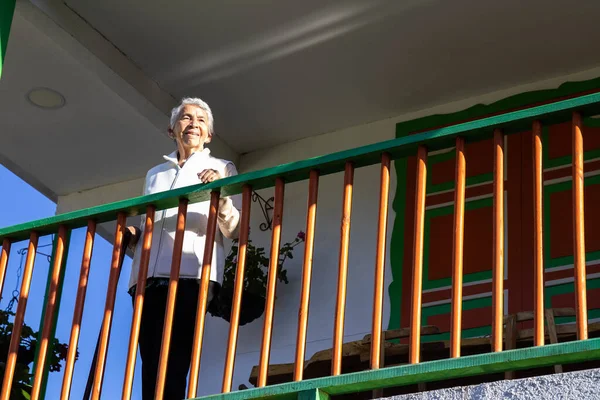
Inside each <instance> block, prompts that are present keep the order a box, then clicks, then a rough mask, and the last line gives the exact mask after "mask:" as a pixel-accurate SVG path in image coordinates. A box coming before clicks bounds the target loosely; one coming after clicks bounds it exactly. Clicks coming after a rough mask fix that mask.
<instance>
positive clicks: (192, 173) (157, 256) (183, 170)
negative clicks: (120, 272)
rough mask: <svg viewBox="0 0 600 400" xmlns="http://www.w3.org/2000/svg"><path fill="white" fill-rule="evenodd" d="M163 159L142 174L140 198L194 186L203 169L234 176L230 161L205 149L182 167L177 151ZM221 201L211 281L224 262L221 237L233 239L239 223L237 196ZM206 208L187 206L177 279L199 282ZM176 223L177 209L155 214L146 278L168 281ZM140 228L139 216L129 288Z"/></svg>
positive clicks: (135, 270) (133, 276)
mask: <svg viewBox="0 0 600 400" xmlns="http://www.w3.org/2000/svg"><path fill="white" fill-rule="evenodd" d="M163 157H164V159H165V160H166V162H164V163H162V164H160V165H157V166H156V167H154V168H152V169H150V171H148V173H147V174H146V182H145V184H144V195H147V194H152V193H157V192H164V191H166V190H171V189H176V188H180V187H184V186H190V185H195V184H198V183H200V180H199V179H198V173H199V172H201V171H203V170H205V169H214V170H216V171H218V172H219V174H220V175H221V176H222V177H227V176H232V175H237V170H236V169H235V165H234V164H233V163H232V162H231V161H227V160H221V159H219V158H215V157H212V156H211V155H210V150H209V149H204V150H202V151H201V152H196V153H193V154H192V155H191V156H190V157H189V158H188V160H187V161H186V162H185V164H184V165H183V167H179V165H178V162H177V151H174V152H173V153H171V154H169V155H168V156H163ZM225 200H226V202H225V204H222V205H221V207H220V208H219V212H218V217H217V222H218V226H219V229H217V230H216V233H215V244H214V248H213V256H212V265H211V271H210V280H211V281H217V277H218V276H219V277H221V276H222V270H223V265H224V262H225V254H224V250H223V235H225V236H226V237H229V238H233V237H236V236H237V231H238V223H239V220H240V212H239V209H240V208H241V196H240V195H236V196H232V197H229V198H225ZM209 206H210V202H208V201H204V202H199V203H193V204H192V203H190V204H188V208H187V218H186V223H185V233H184V239H183V250H182V254H181V269H180V272H179V277H180V278H195V279H200V276H201V270H202V267H201V266H202V260H203V258H204V243H205V238H206V224H207V221H208V211H209ZM176 223H177V208H170V209H167V210H160V211H157V212H156V214H155V217H154V230H153V234H152V250H151V252H150V262H149V264H148V277H161V278H168V277H169V276H170V274H171V261H172V257H173V243H174V238H175V229H176ZM144 225H145V216H142V225H141V230H142V235H141V236H140V239H139V240H138V243H137V245H136V249H135V253H134V257H133V263H132V265H131V277H130V279H129V287H132V286H133V285H135V284H136V283H137V278H138V271H139V266H140V258H141V253H142V243H143V232H144ZM219 280H220V279H219Z"/></svg>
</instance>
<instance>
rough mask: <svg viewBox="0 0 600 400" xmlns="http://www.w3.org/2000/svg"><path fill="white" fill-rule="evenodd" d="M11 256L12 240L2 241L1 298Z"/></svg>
mask: <svg viewBox="0 0 600 400" xmlns="http://www.w3.org/2000/svg"><path fill="white" fill-rule="evenodd" d="M9 255H10V240H9V239H8V238H6V239H4V240H3V241H2V253H1V254H0V298H2V290H3V289H4V279H5V278H6V269H7V266H8V256H9Z"/></svg>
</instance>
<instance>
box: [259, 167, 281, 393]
mask: <svg viewBox="0 0 600 400" xmlns="http://www.w3.org/2000/svg"><path fill="white" fill-rule="evenodd" d="M284 189H285V183H284V181H283V178H277V179H276V180H275V205H274V207H273V233H272V235H271V258H270V260H269V277H268V280H267V300H266V302H265V320H264V325H263V337H262V344H261V348H260V362H259V366H258V387H263V386H266V385H267V375H268V373H269V357H270V354H271V337H272V334H273V312H274V310H275V289H276V287H277V270H278V266H279V244H280V242H281V224H282V222H283V195H284Z"/></svg>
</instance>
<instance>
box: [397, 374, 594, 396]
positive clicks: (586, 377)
mask: <svg viewBox="0 0 600 400" xmlns="http://www.w3.org/2000/svg"><path fill="white" fill-rule="evenodd" d="M598 382H600V370H598V369H592V370H586V371H577V372H568V373H564V374H555V375H546V376H538V377H534V378H526V379H516V380H511V381H498V382H490V383H482V384H480V385H473V386H463V387H455V388H450V389H440V390H432V391H430V392H422V393H414V394H407V395H401V396H393V397H388V398H387V399H389V400H392V399H393V400H434V399H435V400H496V399H511V400H529V399H531V400H533V399H545V400H583V399H585V400H597V399H600V390H598Z"/></svg>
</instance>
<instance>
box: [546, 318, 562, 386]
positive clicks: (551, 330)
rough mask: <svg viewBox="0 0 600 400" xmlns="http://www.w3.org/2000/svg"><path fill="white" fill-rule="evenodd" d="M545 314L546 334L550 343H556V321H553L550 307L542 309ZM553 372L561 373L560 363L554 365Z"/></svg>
mask: <svg viewBox="0 0 600 400" xmlns="http://www.w3.org/2000/svg"><path fill="white" fill-rule="evenodd" d="M544 314H545V316H546V324H548V336H549V337H550V343H558V335H557V334H556V323H555V322H554V313H553V312H552V309H548V310H545V311H544ZM554 372H555V373H557V374H561V373H562V372H563V368H562V365H560V364H556V365H555V366H554Z"/></svg>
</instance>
